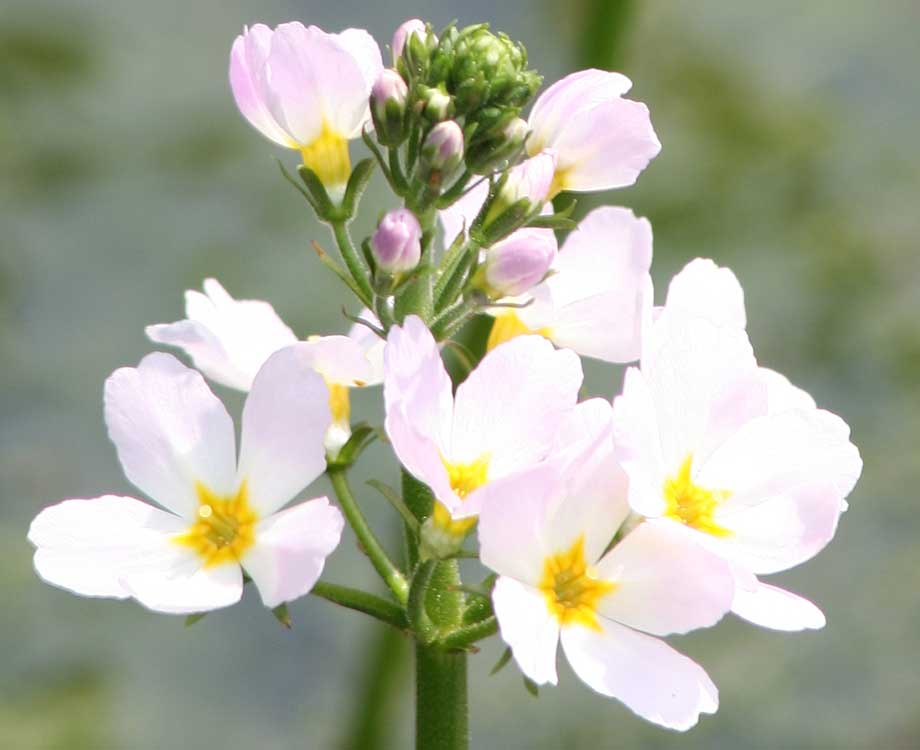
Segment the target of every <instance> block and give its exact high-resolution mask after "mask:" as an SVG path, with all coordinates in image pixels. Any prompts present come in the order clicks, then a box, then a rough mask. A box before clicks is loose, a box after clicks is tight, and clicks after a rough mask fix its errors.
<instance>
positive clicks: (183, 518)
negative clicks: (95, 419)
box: [29, 349, 344, 614]
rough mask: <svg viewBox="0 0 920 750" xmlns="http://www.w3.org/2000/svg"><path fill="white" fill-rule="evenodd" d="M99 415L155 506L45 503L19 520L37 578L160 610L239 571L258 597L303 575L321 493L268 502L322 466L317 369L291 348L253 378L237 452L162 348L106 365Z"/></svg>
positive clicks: (333, 539) (325, 523)
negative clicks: (134, 362) (137, 359)
mask: <svg viewBox="0 0 920 750" xmlns="http://www.w3.org/2000/svg"><path fill="white" fill-rule="evenodd" d="M105 421H106V424H107V426H108V430H109V436H110V437H111V439H112V442H113V443H114V444H115V448H116V450H117V451H118V458H119V460H120V461H121V465H122V467H123V469H124V471H125V475H126V476H127V477H128V479H129V480H131V482H132V483H133V484H134V485H136V486H137V487H138V489H140V490H141V491H142V492H144V493H145V494H146V495H148V496H149V497H150V498H152V499H153V500H154V501H155V502H157V503H159V504H160V505H162V506H163V507H164V508H165V509H166V510H160V509H158V508H156V507H154V506H152V505H148V504H146V503H143V502H141V501H139V500H136V499H134V498H131V497H118V496H114V495H105V496H103V497H97V498H94V499H91V500H65V501H63V502H61V503H59V504H57V505H53V506H51V507H50V508H46V509H45V510H43V511H42V512H41V513H39V515H38V516H37V517H36V518H35V520H34V521H33V522H32V526H31V528H30V529H29V541H31V542H32V544H33V545H35V547H36V548H37V549H36V552H35V569H36V571H37V572H38V574H39V575H40V576H41V577H42V578H43V579H44V580H45V581H47V582H48V583H51V584H53V585H55V586H59V587H61V588H64V589H68V590H70V591H72V592H74V593H76V594H80V595H83V596H100V597H110V598H115V599H125V598H128V597H133V598H134V599H136V600H137V601H139V602H140V603H141V604H143V605H144V606H145V607H147V608H149V609H152V610H156V611H159V612H167V613H174V614H179V613H189V612H204V611H207V610H211V609H217V608H219V607H226V606H228V605H231V604H234V603H235V602H237V601H238V600H239V599H240V597H241V596H242V593H243V571H244V570H245V572H246V573H247V574H248V575H249V577H250V578H252V580H253V582H254V583H255V585H256V588H257V589H258V590H259V593H260V594H261V597H262V601H263V603H264V604H265V606H267V607H276V606H278V605H280V604H282V603H284V602H287V601H291V600H292V599H296V598H297V597H300V596H302V595H304V594H306V593H307V592H308V591H309V590H310V589H311V588H312V587H313V584H314V583H315V582H316V580H317V579H318V578H319V576H320V573H321V572H322V570H323V565H324V562H325V559H326V557H327V556H328V555H329V554H330V553H331V552H332V550H333V549H335V547H336V546H337V545H338V543H339V539H340V537H341V533H342V528H343V525H344V523H343V519H342V515H341V513H339V511H338V510H337V509H336V508H333V507H332V506H330V505H329V501H328V500H327V499H326V498H325V497H320V498H317V499H315V500H309V501H307V502H304V503H301V504H299V505H294V506H293V507H291V508H288V509H286V510H280V509H281V508H282V507H283V506H284V505H285V504H286V503H287V502H288V501H290V500H291V499H293V498H294V497H295V496H296V495H297V494H299V493H300V492H301V490H303V489H304V488H305V487H306V486H307V485H308V484H310V483H311V482H312V481H313V480H314V479H316V478H317V477H318V476H319V475H320V474H321V473H322V472H323V470H324V469H325V467H326V461H325V449H324V447H323V437H324V435H325V433H326V430H327V428H328V427H329V423H330V413H329V406H328V393H327V389H326V385H325V383H324V382H323V379H322V378H321V377H320V376H319V375H318V374H317V373H315V372H312V371H310V370H307V369H305V368H303V367H301V366H300V364H299V363H298V362H297V361H296V357H295V356H294V351H293V350H292V349H285V350H284V351H282V352H279V353H276V354H274V355H273V356H272V357H271V358H269V360H268V362H266V364H265V366H264V367H263V368H262V369H261V370H260V371H259V374H258V376H257V377H256V379H255V382H254V383H253V386H252V390H251V391H250V393H249V396H248V397H247V399H246V404H245V406H244V408H243V419H242V436H241V441H240V453H239V460H237V455H236V445H235V443H236V437H235V432H234V427H233V421H232V420H231V418H230V415H229V414H228V413H227V411H226V409H225V408H224V406H223V404H221V402H220V401H219V400H218V399H217V398H216V397H215V396H214V394H213V393H211V391H210V390H209V389H208V387H207V385H206V384H205V382H204V379H203V378H202V377H201V375H200V374H198V373H197V372H196V371H194V370H190V369H189V368H187V367H185V366H184V365H182V364H181V363H180V362H179V361H178V360H177V359H176V358H175V357H173V356H172V355H170V354H162V353H154V354H150V355H148V356H147V357H145V358H144V359H143V360H142V361H141V363H140V365H138V367H136V368H132V367H126V368H122V369H120V370H116V371H115V372H114V373H113V374H112V375H111V377H109V379H108V380H107V381H106V386H105Z"/></svg>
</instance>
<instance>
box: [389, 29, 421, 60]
mask: <svg viewBox="0 0 920 750" xmlns="http://www.w3.org/2000/svg"><path fill="white" fill-rule="evenodd" d="M427 33H428V32H427V30H426V28H425V22H424V21H422V20H421V19H419V18H410V19H409V20H408V21H404V22H403V23H402V24H400V26H399V28H398V29H396V32H395V33H394V34H393V42H392V44H391V46H392V47H393V64H394V65H395V64H396V61H397V60H398V59H399V58H400V57H402V53H403V50H404V49H405V48H406V42H407V41H408V39H409V36H410V35H411V34H418V36H419V38H420V39H422V40H424V39H425V37H426V35H427Z"/></svg>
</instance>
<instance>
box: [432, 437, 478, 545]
mask: <svg viewBox="0 0 920 750" xmlns="http://www.w3.org/2000/svg"><path fill="white" fill-rule="evenodd" d="M489 459H490V456H489V454H488V453H483V454H482V455H481V456H479V458H477V459H475V460H473V461H470V462H469V463H465V464H464V463H452V462H450V461H448V460H447V459H445V458H444V457H443V456H442V457H441V462H442V463H443V464H444V468H445V469H447V480H448V481H449V482H450V488H451V489H452V490H453V491H454V492H456V493H457V496H458V497H459V498H460V499H461V500H463V499H464V498H465V497H466V496H467V495H469V494H470V493H471V492H472V491H473V490H476V489H478V488H479V487H482V485H484V484H485V483H486V482H487V481H489ZM431 521H432V523H433V524H434V525H435V526H436V527H437V528H438V529H440V530H441V531H443V532H445V533H446V534H448V535H449V536H452V537H465V536H466V535H467V534H468V533H469V532H470V529H472V528H473V526H475V525H476V517H475V516H472V517H470V518H461V519H458V520H456V521H455V520H454V519H453V518H452V517H451V515H450V511H449V510H448V509H447V508H446V507H445V506H444V505H443V504H442V503H441V502H438V501H435V504H434V509H433V511H432V514H431Z"/></svg>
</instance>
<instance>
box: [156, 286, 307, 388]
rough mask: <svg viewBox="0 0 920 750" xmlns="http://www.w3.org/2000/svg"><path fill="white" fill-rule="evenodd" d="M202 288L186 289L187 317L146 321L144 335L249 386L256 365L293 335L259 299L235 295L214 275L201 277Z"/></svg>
mask: <svg viewBox="0 0 920 750" xmlns="http://www.w3.org/2000/svg"><path fill="white" fill-rule="evenodd" d="M204 290H205V294H201V293H200V292H196V291H193V290H190V291H188V292H186V294H185V300H186V302H185V314H186V315H187V316H188V320H180V321H178V322H176V323H170V324H159V325H152V326H147V329H146V333H147V336H148V337H149V338H150V339H151V340H152V341H155V342H157V343H160V344H166V345H167V346H176V347H179V348H180V349H182V350H183V351H185V353H186V354H188V355H189V356H190V357H191V358H192V361H193V362H194V363H195V367H197V368H198V369H199V370H201V372H203V373H204V374H205V375H206V376H207V377H209V378H210V379H211V380H213V381H214V382H216V383H220V384H221V385H226V386H229V387H230V388H237V389H239V390H241V391H248V390H249V388H250V387H251V386H252V380H253V378H255V376H256V373H257V372H258V371H259V368H260V367H262V365H263V364H265V360H267V359H268V357H269V356H270V355H271V354H273V353H274V352H276V351H278V350H279V349H281V348H283V347H285V346H289V345H291V344H293V343H294V342H295V341H297V337H296V336H295V335H294V333H293V332H292V331H291V329H290V328H288V327H287V326H286V325H285V324H284V321H282V320H281V318H279V317H278V314H277V313H276V312H275V310H274V308H273V307H272V306H271V305H270V304H269V303H268V302H263V301H261V300H235V299H233V297H231V296H230V295H229V294H227V292H226V290H224V288H223V287H222V286H221V285H220V283H219V282H218V281H217V280H216V279H206V280H205V282H204Z"/></svg>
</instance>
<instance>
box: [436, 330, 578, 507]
mask: <svg viewBox="0 0 920 750" xmlns="http://www.w3.org/2000/svg"><path fill="white" fill-rule="evenodd" d="M581 382H582V371H581V363H580V361H579V359H578V357H577V356H576V354H575V353H574V352H571V351H568V350H556V349H555V348H554V347H553V345H552V344H551V343H550V342H549V341H547V340H546V339H544V338H542V337H540V336H519V337H518V338H516V339H513V340H512V341H509V342H507V343H506V344H503V345H502V346H500V347H498V348H496V349H493V350H492V351H491V352H489V353H488V354H487V355H486V356H485V358H483V360H482V362H480V364H479V366H478V367H477V368H476V369H475V370H474V371H473V372H472V373H470V376H469V377H468V378H467V379H466V380H465V381H464V382H463V383H461V384H460V386H459V387H458V388H457V394H456V398H455V403H454V419H453V430H452V433H451V441H450V460H451V461H456V462H469V461H475V460H476V459H477V458H479V457H480V456H481V455H483V454H488V455H489V477H490V479H491V478H497V477H500V476H504V475H506V474H509V473H510V472H512V471H514V470H517V469H521V468H525V467H527V466H528V465H531V464H533V463H536V462H537V461H539V460H541V459H543V458H545V457H546V455H547V453H548V452H549V450H550V448H551V447H552V442H553V438H554V437H555V434H556V431H557V430H558V429H559V426H560V424H561V422H562V419H563V418H564V417H565V416H566V414H568V412H570V411H571V410H572V409H573V408H574V406H575V404H576V402H577V401H578V389H579V388H580V387H581ZM469 500H470V497H468V498H467V501H469Z"/></svg>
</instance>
